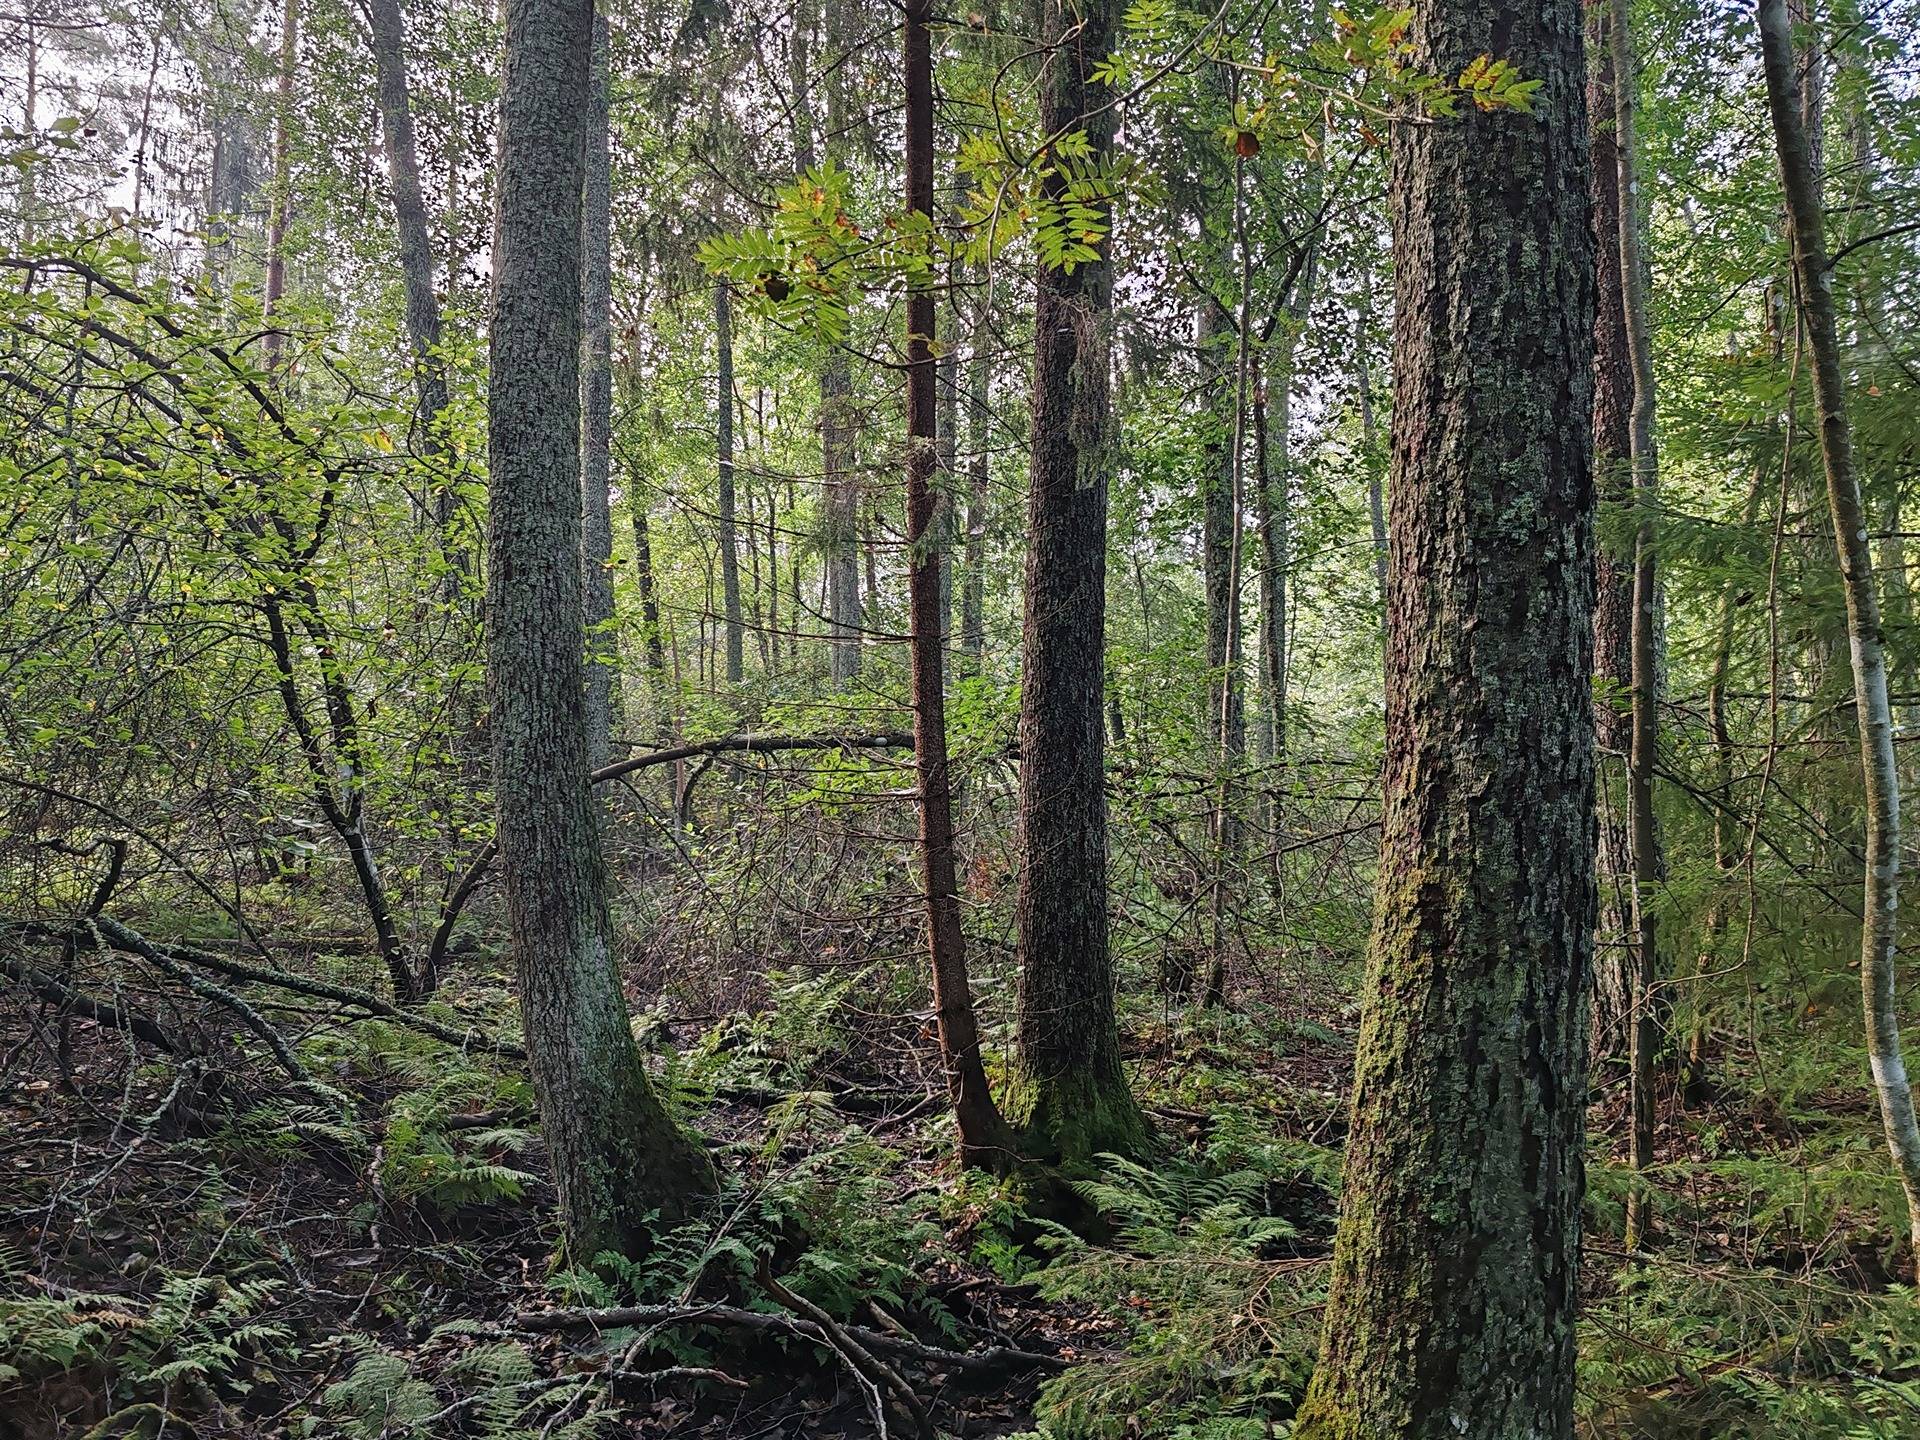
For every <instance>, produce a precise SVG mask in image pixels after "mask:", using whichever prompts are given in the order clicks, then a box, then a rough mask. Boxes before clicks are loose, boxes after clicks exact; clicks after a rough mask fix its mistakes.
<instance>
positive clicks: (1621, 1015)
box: [1587, 5, 1634, 1066]
mask: <svg viewBox="0 0 1920 1440" xmlns="http://www.w3.org/2000/svg"><path fill="white" fill-rule="evenodd" d="M1611 13H1612V12H1611V7H1610V6H1608V5H1595V6H1592V7H1591V8H1590V9H1589V10H1588V12H1587V16H1588V30H1587V35H1588V44H1587V63H1588V70H1587V106H1588V109H1589V111H1590V113H1591V114H1592V116H1593V152H1592V153H1593V163H1592V166H1591V183H1590V187H1589V188H1590V194H1591V196H1592V203H1593V233H1594V281H1595V299H1596V304H1595V306H1594V319H1593V471H1594V486H1595V491H1596V495H1597V498H1598V501H1599V503H1600V504H1601V505H1603V506H1606V507H1609V508H1610V509H1611V508H1624V507H1625V506H1626V505H1627V503H1628V502H1629V501H1630V500H1631V498H1632V493H1633V466H1632V457H1631V450H1632V439H1631V430H1632V414H1633V360H1632V356H1631V355H1630V353H1629V351H1628V346H1627V307H1626V300H1625V298H1624V292H1623V289H1622V286H1621V280H1620V165H1619V159H1618V144H1617V142H1616V137H1615V131H1614V123H1615V122H1614V118H1613V103H1614V101H1613V96H1614V88H1615V86H1614V73H1613V53H1612V48H1611V45H1610V41H1609V36H1610V34H1611V32H1612V23H1611V18H1610V17H1611ZM1593 563H1594V611H1593V669H1594V678H1595V681H1596V684H1595V686H1594V714H1593V721H1594V732H1595V735H1596V738H1597V739H1598V742H1599V746H1600V755H1599V757H1598V781H1599V786H1600V842H1599V846H1598V848H1597V851H1596V854H1597V857H1598V862H1599V875H1600V923H1599V925H1598V927H1597V931H1596V937H1597V938H1596V944H1595V947H1594V965H1593V1058H1594V1062H1595V1064H1596V1065H1599V1064H1607V1065H1610V1066H1619V1065H1625V1064H1627V1063H1628V1062H1629V1052H1630V1050H1631V1048H1632V1039H1631V1036H1632V1030H1633V988H1634V986H1633V956H1634V944H1633V940H1632V938H1631V937H1632V934H1633V899H1632V889H1633V846H1632V841H1631V839H1630V820H1629V814H1628V812H1629V809H1630V802H1629V800H1628V798H1627V770H1628V755H1629V751H1630V750H1631V749H1632V745H1633V725H1632V713H1631V709H1630V698H1629V697H1631V695H1632V693H1633V584H1634V562H1633V552H1632V548H1631V547H1630V546H1623V545H1621V544H1619V543H1617V542H1616V541H1614V540H1613V539H1612V538H1611V537H1610V536H1608V535H1607V534H1604V533H1603V534H1601V535H1600V536H1599V537H1598V542H1597V544H1596V546H1595V549H1594V562H1593Z"/></svg>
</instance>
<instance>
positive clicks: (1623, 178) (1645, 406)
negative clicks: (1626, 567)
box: [1608, 0, 1660, 1250]
mask: <svg viewBox="0 0 1920 1440" xmlns="http://www.w3.org/2000/svg"><path fill="white" fill-rule="evenodd" d="M1608 18H1609V24H1608V42H1609V49H1610V50H1611V52H1612V56H1613V72H1614V86H1613V116H1614V132H1615V133H1614V148H1615V154H1614V161H1615V166H1616V172H1617V178H1618V183H1619V230H1618V233H1617V235H1616V236H1615V237H1614V238H1615V241H1616V246H1617V248H1618V250H1619V254H1620V298H1621V303H1622V309H1623V310H1624V311H1625V315H1626V336H1627V355H1628V359H1629V362H1630V363H1631V366H1632V369H1633V410H1632V412H1631V416H1630V419H1629V422H1628V427H1627V439H1628V455H1629V458H1630V459H1631V461H1632V464H1633V503H1634V511H1635V514H1636V516H1637V518H1638V523H1637V525H1636V527H1635V536H1634V564H1633V636H1632V642H1631V650H1632V655H1631V672H1632V681H1633V705H1632V723H1633V741H1632V750H1631V753H1630V755H1629V758H1628V765H1627V799H1628V818H1629V824H1630V836H1629V839H1630V848H1631V850H1632V859H1633V915H1632V918H1633V963H1632V984H1633V991H1632V1003H1633V1011H1632V1030H1631V1042H1630V1045H1629V1051H1630V1054H1629V1074H1630V1077H1631V1079H1630V1086H1629V1088H1630V1097H1629V1098H1630V1107H1629V1108H1630V1109H1631V1111H1632V1117H1633V1133H1632V1147H1631V1153H1630V1159H1631V1162H1632V1165H1633V1168H1634V1171H1635V1173H1636V1176H1637V1177H1639V1178H1638V1179H1637V1181H1636V1183H1635V1185H1634V1187H1633V1189H1632V1190H1631V1191H1630V1192H1628V1196H1627V1224H1626V1245H1627V1248H1628V1249H1629V1250H1634V1249H1638V1248H1640V1246H1641V1245H1643V1244H1644V1243H1645V1241H1646V1237H1647V1235H1648V1233H1649V1231H1650V1229H1651V1219H1650V1217H1651V1206H1650V1203H1649V1197H1648V1195H1647V1191H1646V1181H1645V1178H1644V1177H1645V1175H1646V1172H1647V1171H1648V1170H1649V1169H1650V1168H1651V1167H1652V1165H1653V1122H1654V1093H1653V1058H1654V1052H1655V1050H1656V1049H1657V1048H1658V1046H1659V1039H1660V1026H1659V1019H1658V1013H1657V1011H1656V1008H1655V1001H1654V985H1655V982H1656V980H1657V978H1658V973H1659V949H1658V944H1657V940H1658V935H1657V929H1656V923H1655V916H1654V911H1653V906H1654V903H1655V894H1654V891H1655V887H1656V886H1657V885H1658V884H1659V880H1660V853H1659V842H1658V837H1657V835H1656V832H1655V829H1654V814H1653V767H1654V762H1655V760H1656V759H1657V758H1658V757H1657V753H1656V747H1657V745H1658V741H1659V728H1658V727H1659V699H1660V694H1659V687H1660V678H1659V666H1658V650H1657V645H1656V640H1655V634H1654V617H1655V612H1656V607H1657V602H1656V597H1655V588H1654V587H1655V582H1656V576H1655V569H1654V563H1655V557H1654V536H1653V510H1654V506H1655V504H1656V503H1657V502H1658V498H1659V484H1660V457H1659V450H1658V446H1657V432H1656V430H1655V416H1656V409H1655V399H1656V397H1655V394H1654V376H1653V334H1652V326H1651V324H1650V322H1649V319H1648V316H1647V282H1648V274H1647V271H1648V267H1647V259H1646V254H1645V251H1644V247H1643V245H1642V235H1643V233H1644V231H1643V228H1642V226H1643V219H1642V215H1641V212H1640V196H1639V184H1638V182H1637V179H1636V176H1637V175H1638V161H1637V157H1636V155H1635V143H1636V142H1635V139H1634V109H1635V103H1634V96H1635V90H1636V86H1637V81H1636V79H1635V71H1634V60H1633V34H1632V31H1631V29H1630V28H1629V23H1630V22H1629V20H1628V13H1627V4H1626V0H1610V4H1609V17H1608Z"/></svg>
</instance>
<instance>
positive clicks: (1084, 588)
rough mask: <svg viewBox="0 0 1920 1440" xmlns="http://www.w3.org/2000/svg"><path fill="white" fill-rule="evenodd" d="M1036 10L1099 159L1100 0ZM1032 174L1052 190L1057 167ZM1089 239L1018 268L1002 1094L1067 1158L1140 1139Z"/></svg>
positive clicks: (1109, 436) (1104, 407) (1055, 106)
mask: <svg viewBox="0 0 1920 1440" xmlns="http://www.w3.org/2000/svg"><path fill="white" fill-rule="evenodd" d="M1041 23H1042V29H1043V37H1044V38H1043V43H1045V44H1047V45H1049V46H1057V47H1059V48H1057V49H1054V50H1053V51H1052V52H1051V58H1050V59H1049V61H1048V63H1047V66H1046V68H1045V71H1044V74H1043V79H1042V86H1041V93H1040V124H1041V128H1042V130H1044V131H1045V132H1046V133H1049V134H1054V133H1059V132H1063V131H1066V130H1070V129H1076V128H1077V129H1084V130H1085V131H1086V134H1087V138H1088V140H1089V141H1090V142H1091V154H1092V155H1093V156H1095V157H1104V156H1105V155H1106V154H1107V153H1108V151H1109V150H1110V149H1111V147H1112V144H1113V124H1114V122H1113V115H1112V112H1111V111H1110V110H1107V109H1106V108H1105V90H1104V87H1103V86H1101V85H1099V84H1098V83H1097V82H1096V81H1094V80H1093V79H1092V78H1091V72H1092V71H1093V69H1094V67H1095V66H1097V65H1098V64H1099V63H1100V62H1101V61H1102V60H1103V59H1104V58H1105V57H1106V54H1107V51H1108V48H1109V47H1110V46H1111V44H1112V42H1113V28H1114V12H1113V7H1112V6H1111V4H1109V3H1106V0H1092V3H1084V4H1081V5H1078V6H1077V7H1075V6H1069V5H1068V4H1067V3H1066V0H1046V3H1045V4H1044V6H1043V8H1042V12H1041ZM1069 36H1071V40H1072V43H1070V44H1069V43H1066V42H1067V40H1068V37H1069ZM1096 163H1097V162H1096ZM1048 184H1049V185H1050V186H1052V187H1053V188H1054V189H1056V190H1057V189H1058V188H1059V185H1060V181H1059V180H1058V178H1057V177H1056V178H1054V179H1050V180H1049V182H1048ZM1106 245H1107V242H1106V241H1105V240H1103V241H1102V242H1101V250H1102V254H1101V256H1100V258H1099V259H1097V260H1092V261H1087V262H1084V263H1082V264H1079V265H1076V266H1075V267H1074V268H1073V269H1072V270H1071V271H1067V270H1062V269H1054V268H1050V267H1048V266H1045V265H1042V266H1041V267H1040V269H1039V273H1038V274H1037V276H1036V277H1035V281H1036V286H1037V292H1038V293H1037V298H1036V302H1035V312H1034V361H1033V448H1032V456H1031V462H1030V475H1031V479H1030V484H1029V488H1028V498H1027V565H1026V594H1025V604H1026V608H1025V621H1024V627H1023V637H1024V646H1023V655H1022V668H1021V677H1022V678H1021V689H1020V844H1021V855H1022V860H1023V863H1022V866H1021V871H1020V889H1019V895H1018V898H1017V900H1016V902H1015V914H1016V925H1017V930H1018V937H1017V946H1018V951H1019V956H1020V961H1021V968H1020V1027H1019V1046H1018V1054H1017V1058H1016V1064H1015V1092H1016V1101H1017V1108H1018V1113H1019V1116H1020V1118H1021V1119H1022V1120H1023V1121H1024V1123H1025V1126H1026V1136H1025V1141H1026V1145H1027V1148H1028V1150H1029V1152H1030V1153H1033V1154H1037V1155H1043V1156H1045V1157H1046V1158H1048V1159H1057V1160H1060V1161H1062V1162H1065V1163H1066V1164H1068V1165H1084V1164H1085V1163H1086V1162H1087V1161H1089V1160H1090V1159H1091V1157H1092V1156H1094V1155H1095V1154H1097V1153H1099V1152H1101V1151H1118V1152H1122V1153H1125V1152H1129V1151H1138V1150H1139V1149H1140V1148H1141V1146H1142V1144H1143V1143H1144V1141H1145V1138H1146V1123H1145V1121H1144V1119H1143V1118H1142V1116H1141V1113H1140V1109H1139V1107H1138V1106H1137V1105H1136V1104H1135V1103H1134V1099H1133V1094H1132V1091H1131V1090H1130V1089H1129V1088H1128V1084H1127V1077H1126V1073H1125V1071H1124V1069H1123V1068H1122V1066H1121V1062H1120V1038H1119V1031H1118V1027H1117V1025H1116V1022H1115V1018H1114V993H1113V989H1114V976H1113V958H1112V954H1111V952H1110V950H1109V948H1108V937H1107V804H1106V792H1105V790H1104V789H1103V781H1104V775H1103V764H1104V756H1105V735H1104V731H1103V728H1102V724H1103V716H1102V694H1103V678H1104V672H1103V665H1102V658H1103V653H1104V648H1105V639H1106V575H1107V564H1106V553H1107V551H1106V546H1107V482H1108V478H1109V471H1110V468H1111V466H1112V465H1113V454H1114V446H1113V417H1112V405H1111V397H1110V395H1109V393H1108V383H1109V382H1108V364H1109V361H1108V355H1109V345H1110V342H1111V335H1112V327H1113V267H1112V262H1111V260H1110V259H1109V258H1108V253H1107V250H1106Z"/></svg>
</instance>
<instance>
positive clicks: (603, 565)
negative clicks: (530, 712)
mask: <svg viewBox="0 0 1920 1440" xmlns="http://www.w3.org/2000/svg"><path fill="white" fill-rule="evenodd" d="M608 43H609V40H608V32H607V17H606V14H605V12H598V13H596V14H595V16H594V21H593V102H592V109H591V110H590V111H589V112H588V114H587V179H586V188H585V190H584V192H583V197H582V198H583V203H584V205H585V207H586V208H585V212H584V214H583V215H582V217H581V231H580V243H581V257H580V259H581V267H582V268H581V273H580V307H581V308H580V328H581V343H580V578H581V585H582V594H583V596H584V600H585V609H586V620H587V701H586V704H587V763H588V768H590V769H594V770H598V769H599V768H600V767H601V766H602V765H604V764H606V763H607V760H608V758H609V754H610V752H611V749H612V738H611V737H612V735H613V732H614V731H615V730H616V729H617V728H619V727H618V724H617V721H616V719H615V713H616V706H617V705H618V699H617V697H616V695H615V693H614V677H615V676H616V675H617V674H618V673H619V664H620V646H619V642H618V640H617V638H616V636H615V634H614V629H613V512H612V509H611V508H610V505H609V499H608V493H607V491H608V486H609V484H610V482H611V480H612V455H613V136H612V133H611V128H612V104H611V100H612V97H611V94H610V93H609V90H608V86H609V84H610V75H609V67H608V58H607V50H608Z"/></svg>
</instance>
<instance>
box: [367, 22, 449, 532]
mask: <svg viewBox="0 0 1920 1440" xmlns="http://www.w3.org/2000/svg"><path fill="white" fill-rule="evenodd" d="M367 15H368V19H369V22H370V26H371V30H372V35H373V59H374V68H375V72H376V85H375V88H376V92H377V95H378V100H379V106H380V133H381V136H382V138H383V140H384V142H385V148H386V155H387V183H388V185H389V186H390V187H391V188H392V190H393V216H394V222H395V228H396V229H397V231H398V233H399V240H400V283H401V288H402V291H403V293H404V296H405V302H406V322H407V342H408V345H409V347H410V349H411V351H412V358H413V386H414V424H415V427H416V430H417V443H418V445H419V447H420V450H421V453H423V454H425V455H427V456H429V457H436V458H437V457H440V456H442V455H443V454H444V453H445V438H444V437H443V436H442V434H441V433H440V416H441V414H442V413H443V412H444V411H445V410H446V408H447V372H446V365H445V362H444V361H443V359H442V358H441V354H440V343H441V321H440V301H439V298H438V297H437V296H436V295H435V294H434V288H433V242H432V230H431V227H430V225H429V223H428V220H427V202H426V199H425V197H424V196H423V195H422V193H421V189H420V155H419V147H418V144H417V142H416V141H415V138H414V129H413V107H412V104H411V102H410V100H409V99H408V93H407V32H406V19H405V16H404V14H403V13H402V11H401V9H400V0H367ZM454 513H455V496H454V494H453V486H452V483H451V477H450V476H443V477H441V482H440V486H439V489H438V490H437V492H436V494H435V497H434V502H433V505H432V515H433V519H434V521H435V523H436V524H438V525H439V526H441V527H442V529H443V531H444V528H445V527H446V525H447V524H448V523H449V522H451V520H452V519H453V517H454ZM443 543H445V540H444V537H443ZM449 558H454V557H453V556H452V555H450V556H449Z"/></svg>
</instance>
